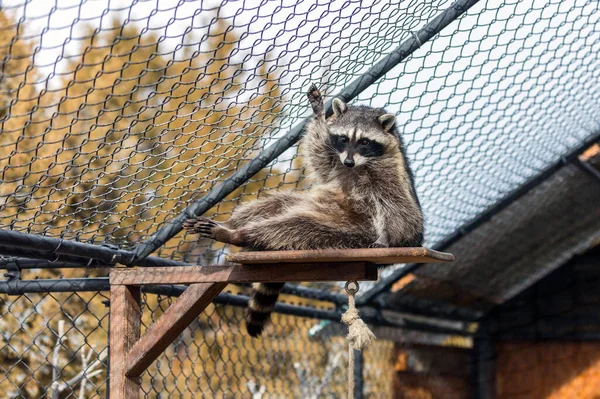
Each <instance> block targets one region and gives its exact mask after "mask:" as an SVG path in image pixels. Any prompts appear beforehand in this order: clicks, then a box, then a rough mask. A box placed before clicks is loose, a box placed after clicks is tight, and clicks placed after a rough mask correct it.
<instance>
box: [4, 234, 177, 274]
mask: <svg viewBox="0 0 600 399" xmlns="http://www.w3.org/2000/svg"><path fill="white" fill-rule="evenodd" d="M0 254H5V255H17V254H20V255H18V256H22V257H26V258H34V259H45V260H50V261H53V260H54V261H56V260H59V259H60V260H66V261H68V262H81V264H82V266H83V267H85V266H86V264H88V263H90V259H94V260H96V261H97V263H96V264H95V265H96V267H107V266H112V265H115V264H117V263H120V264H122V265H125V266H150V267H152V266H189V264H188V263H186V262H179V261H175V260H171V259H164V258H159V257H155V256H150V257H147V258H145V259H140V260H134V253H133V252H132V251H126V250H122V249H115V248H110V247H108V246H103V245H96V244H88V243H84V242H78V241H72V240H65V239H62V238H54V237H47V236H39V235H35V234H26V233H21V232H19V231H14V230H0ZM61 256H62V258H61Z"/></svg>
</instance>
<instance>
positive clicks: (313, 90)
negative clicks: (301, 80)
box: [306, 83, 324, 115]
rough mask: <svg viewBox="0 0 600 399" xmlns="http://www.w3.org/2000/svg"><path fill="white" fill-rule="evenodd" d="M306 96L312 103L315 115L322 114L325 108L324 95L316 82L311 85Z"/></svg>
mask: <svg viewBox="0 0 600 399" xmlns="http://www.w3.org/2000/svg"><path fill="white" fill-rule="evenodd" d="M306 96H307V97H308V102H309V103H310V106H311V107H312V109H313V112H314V113H315V115H321V114H322V113H323V109H324V106H323V96H321V92H320V91H319V89H317V86H316V85H315V84H314V83H313V84H311V85H310V88H309V89H308V92H307V93H306Z"/></svg>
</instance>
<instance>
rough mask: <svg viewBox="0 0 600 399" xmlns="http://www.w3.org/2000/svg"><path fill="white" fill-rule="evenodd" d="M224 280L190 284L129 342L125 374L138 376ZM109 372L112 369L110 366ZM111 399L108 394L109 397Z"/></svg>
mask: <svg viewBox="0 0 600 399" xmlns="http://www.w3.org/2000/svg"><path fill="white" fill-rule="evenodd" d="M226 285H227V283H200V284H192V285H190V286H189V287H188V288H187V289H186V290H185V291H184V292H183V294H181V296H179V298H177V300H176V301H175V303H173V304H172V305H171V306H170V307H169V308H168V309H167V310H166V311H165V312H164V313H163V315H162V316H161V317H160V318H159V319H158V321H156V322H155V323H154V324H153V325H151V326H150V327H149V328H148V329H147V330H146V333H145V334H144V335H143V336H142V338H141V339H140V340H139V341H138V342H136V343H135V345H133V347H132V348H131V350H130V351H129V354H128V355H127V357H126V361H125V374H126V375H127V376H128V377H130V378H131V377H139V376H140V375H141V374H142V373H143V372H144V371H145V370H146V369H147V368H148V366H150V364H152V362H153V361H154V360H156V358H157V357H158V356H160V355H161V354H162V353H163V351H164V350H165V349H167V347H168V346H169V345H170V344H171V343H172V342H173V340H174V339H175V338H177V337H178V336H179V334H181V333H182V332H183V330H185V328H186V327H187V326H189V325H190V323H191V322H192V321H193V320H194V319H196V318H197V317H198V316H199V315H200V313H202V311H203V310H204V309H205V308H206V307H207V306H208V304H209V303H211V302H212V300H213V299H214V297H215V296H217V294H219V293H220V292H221V291H222V290H223V288H225V286H226ZM111 373H112V369H111ZM111 399H112V397H111Z"/></svg>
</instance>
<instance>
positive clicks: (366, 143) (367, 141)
mask: <svg viewBox="0 0 600 399" xmlns="http://www.w3.org/2000/svg"><path fill="white" fill-rule="evenodd" d="M369 143H370V141H369V139H360V140H359V141H358V144H359V145H369Z"/></svg>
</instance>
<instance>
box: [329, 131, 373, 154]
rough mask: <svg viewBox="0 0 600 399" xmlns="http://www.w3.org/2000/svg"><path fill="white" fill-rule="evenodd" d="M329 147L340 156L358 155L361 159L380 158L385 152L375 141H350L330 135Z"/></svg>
mask: <svg viewBox="0 0 600 399" xmlns="http://www.w3.org/2000/svg"><path fill="white" fill-rule="evenodd" d="M330 141H331V146H332V147H333V148H334V149H335V150H336V151H337V152H339V153H340V154H341V153H343V152H346V151H347V152H348V154H360V155H362V156H363V157H380V156H382V155H383V153H384V152H385V149H384V146H383V144H381V143H378V142H377V141H375V140H369V139H365V138H362V139H358V140H351V139H350V138H349V137H348V136H343V135H341V136H340V135H337V134H331V135H330Z"/></svg>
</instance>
